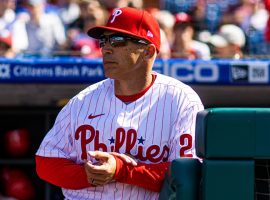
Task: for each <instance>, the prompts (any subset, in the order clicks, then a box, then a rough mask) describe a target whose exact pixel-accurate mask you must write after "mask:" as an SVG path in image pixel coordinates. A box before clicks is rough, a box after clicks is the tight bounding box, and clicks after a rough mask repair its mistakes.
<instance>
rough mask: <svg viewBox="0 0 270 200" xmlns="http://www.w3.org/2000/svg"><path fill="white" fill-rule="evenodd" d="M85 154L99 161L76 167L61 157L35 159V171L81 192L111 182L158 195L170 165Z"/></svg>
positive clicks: (121, 155) (102, 153)
mask: <svg viewBox="0 0 270 200" xmlns="http://www.w3.org/2000/svg"><path fill="white" fill-rule="evenodd" d="M89 155H90V156H91V157H93V158H96V159H97V160H99V162H98V164H93V163H91V162H89V161H87V162H85V163H84V165H78V164H75V163H74V162H72V161H70V160H68V159H65V158H48V157H42V156H36V170H37V173H38V175H39V176H40V178H42V179H44V180H45V181H48V182H50V183H52V184H54V185H57V186H59V187H63V188H67V189H83V188H87V187H95V186H102V185H104V184H108V183H110V182H112V181H117V182H121V183H126V184H131V185H136V186H139V187H143V188H145V189H148V190H152V191H155V192H159V191H160V188H161V185H162V182H163V179H164V176H165V172H166V171H167V170H168V168H169V165H170V163H169V162H164V163H158V164H144V163H136V161H135V160H133V159H132V158H131V157H129V156H127V155H125V154H119V153H107V152H101V151H94V152H90V153H89Z"/></svg>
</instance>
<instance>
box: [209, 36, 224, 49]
mask: <svg viewBox="0 0 270 200" xmlns="http://www.w3.org/2000/svg"><path fill="white" fill-rule="evenodd" d="M209 42H210V44H212V45H213V46H214V47H218V48H223V47H226V46H227V45H228V42H227V40H226V39H225V38H224V37H222V36H221V35H213V36H212V37H211V38H210V41H209Z"/></svg>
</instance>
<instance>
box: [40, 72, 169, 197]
mask: <svg viewBox="0 0 270 200" xmlns="http://www.w3.org/2000/svg"><path fill="white" fill-rule="evenodd" d="M152 76H153V78H152V82H151V84H150V85H149V86H148V87H147V88H145V89H144V90H143V91H141V92H139V93H138V94H135V95H130V96H120V95H117V98H119V99H120V100H122V101H123V102H132V101H135V100H137V99H139V98H140V97H142V96H143V95H144V94H145V93H146V92H147V91H148V90H149V89H150V88H151V86H152V85H153V84H154V82H155V79H156V75H154V74H153V75H152ZM115 159H116V171H115V175H114V180H116V181H117V182H121V183H126V184H131V185H136V186H139V187H143V188H145V189H148V190H152V191H155V192H159V191H160V188H161V185H162V182H163V179H164V176H165V172H166V171H167V170H168V168H169V165H170V163H169V162H163V163H158V164H144V163H138V165H137V166H131V165H127V164H125V163H124V162H123V161H122V160H121V159H120V158H118V157H117V156H115ZM36 170H37V174H38V175H39V177H40V178H42V179H44V180H45V181H48V182H50V183H52V184H54V185H56V186H59V187H62V188H66V189H75V190H76V189H83V188H87V187H91V186H92V185H91V184H90V183H88V181H87V178H86V174H85V171H84V167H83V165H78V164H75V163H74V162H73V161H71V160H68V159H65V158H51V157H50V158H49V157H42V156H36ZM142 180H143V181H142Z"/></svg>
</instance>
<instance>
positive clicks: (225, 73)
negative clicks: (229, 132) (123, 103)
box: [0, 58, 270, 85]
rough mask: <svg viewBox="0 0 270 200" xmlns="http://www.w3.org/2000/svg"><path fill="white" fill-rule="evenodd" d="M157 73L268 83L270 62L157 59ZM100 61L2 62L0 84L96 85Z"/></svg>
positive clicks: (202, 80)
mask: <svg viewBox="0 0 270 200" xmlns="http://www.w3.org/2000/svg"><path fill="white" fill-rule="evenodd" d="M153 70H154V71H157V72H159V73H161V74H165V75H168V76H171V77H174V78H176V79H178V80H180V81H183V82H185V83H188V84H208V85H228V84H233V85H243V84H244V85H246V84H269V83H270V81H269V73H270V70H269V61H267V60H264V61H258V60H183V59H168V60H161V59H157V60H156V62H155V64H154V67H153ZM104 78H105V77H104V71H103V66H102V60H101V59H94V60H90V59H81V58H55V59H42V58H40V59H37V58H36V59H19V60H17V59H14V60H13V59H0V83H95V82H98V81H100V80H103V79H104Z"/></svg>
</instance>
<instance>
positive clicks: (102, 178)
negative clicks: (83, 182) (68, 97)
mask: <svg viewBox="0 0 270 200" xmlns="http://www.w3.org/2000/svg"><path fill="white" fill-rule="evenodd" d="M88 155H89V156H91V157H92V158H95V159H96V160H99V162H98V163H96V164H93V163H91V162H90V161H87V162H86V163H85V164H84V169H85V172H86V176H87V180H88V182H89V183H90V184H92V185H95V186H101V185H105V184H107V183H109V182H111V181H112V178H113V176H114V174H115V171H116V160H115V158H114V156H117V157H118V158H120V159H121V160H122V161H123V162H124V163H126V164H130V165H133V166H136V165H137V162H136V161H135V160H134V159H133V158H132V157H130V156H129V155H126V154H121V153H116V152H110V153H108V152H102V151H89V152H88Z"/></svg>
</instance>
